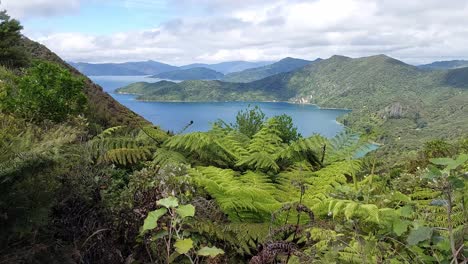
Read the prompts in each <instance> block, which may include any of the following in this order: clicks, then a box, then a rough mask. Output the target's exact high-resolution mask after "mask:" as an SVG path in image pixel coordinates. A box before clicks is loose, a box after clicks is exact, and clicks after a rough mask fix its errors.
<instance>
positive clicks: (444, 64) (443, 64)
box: [418, 60, 468, 70]
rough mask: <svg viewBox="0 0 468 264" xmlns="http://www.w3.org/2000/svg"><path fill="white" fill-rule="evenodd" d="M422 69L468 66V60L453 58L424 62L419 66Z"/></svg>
mask: <svg viewBox="0 0 468 264" xmlns="http://www.w3.org/2000/svg"><path fill="white" fill-rule="evenodd" d="M418 67H419V68H421V69H431V70H448V69H456V68H463V67H468V61H467V60H451V61H435V62H433V63H429V64H423V65H419V66H418Z"/></svg>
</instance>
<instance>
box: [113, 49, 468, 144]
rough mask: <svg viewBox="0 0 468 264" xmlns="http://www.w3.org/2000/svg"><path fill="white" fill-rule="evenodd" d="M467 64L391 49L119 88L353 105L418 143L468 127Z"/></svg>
mask: <svg viewBox="0 0 468 264" xmlns="http://www.w3.org/2000/svg"><path fill="white" fill-rule="evenodd" d="M467 71H468V68H461V69H454V70H446V71H425V70H421V69H418V68H417V67H415V66H411V65H408V64H405V63H403V62H401V61H398V60H396V59H393V58H390V57H388V56H385V55H377V56H371V57H365V58H357V59H352V58H348V57H344V56H333V57H331V58H329V59H326V60H323V61H320V62H317V63H313V64H311V65H309V66H305V67H303V68H301V69H299V70H297V71H294V72H290V73H282V74H277V75H273V76H270V77H267V78H264V79H262V80H258V81H254V82H250V83H239V84H235V83H228V82H221V81H187V82H181V83H172V82H161V83H154V84H149V83H137V84H132V85H129V86H127V87H124V88H121V89H119V90H118V92H122V93H136V94H139V97H138V99H141V100H155V101H236V100H241V101H242V100H247V101H290V102H300V103H314V104H318V105H320V106H322V107H338V108H350V109H352V110H353V111H352V113H351V114H349V115H348V116H346V117H345V118H344V120H342V121H343V122H345V123H346V124H347V125H349V126H351V127H353V128H355V129H358V130H360V131H365V132H366V133H369V134H379V135H380V136H379V140H380V142H382V143H390V142H392V144H393V142H396V143H395V145H400V143H401V145H400V146H402V145H405V148H408V149H412V148H416V145H417V144H418V142H419V138H430V137H444V138H452V137H456V136H459V135H462V134H464V133H466V131H468V108H467V107H466V106H465V105H466V102H468V89H467V88H468V80H467V74H466V72H467ZM402 136H405V137H406V138H404V139H402V140H398V142H397V141H396V139H397V138H402Z"/></svg>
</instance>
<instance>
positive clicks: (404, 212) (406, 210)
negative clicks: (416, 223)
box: [398, 205, 413, 217]
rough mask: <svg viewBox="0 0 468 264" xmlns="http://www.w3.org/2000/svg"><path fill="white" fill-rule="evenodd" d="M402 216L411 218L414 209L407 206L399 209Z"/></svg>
mask: <svg viewBox="0 0 468 264" xmlns="http://www.w3.org/2000/svg"><path fill="white" fill-rule="evenodd" d="M398 211H399V212H400V215H401V216H403V217H410V216H411V215H412V214H413V207H411V206H409V205H406V206H403V207H401V208H399V209H398Z"/></svg>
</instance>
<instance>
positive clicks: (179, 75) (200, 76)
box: [151, 67, 224, 81]
mask: <svg viewBox="0 0 468 264" xmlns="http://www.w3.org/2000/svg"><path fill="white" fill-rule="evenodd" d="M151 77H153V78H159V79H169V80H181V81H184V80H217V79H221V78H223V77H224V74H222V73H220V72H217V71H214V70H212V69H208V68H204V67H195V68H189V69H182V70H180V69H179V70H175V71H168V72H161V73H159V74H156V75H153V76H151Z"/></svg>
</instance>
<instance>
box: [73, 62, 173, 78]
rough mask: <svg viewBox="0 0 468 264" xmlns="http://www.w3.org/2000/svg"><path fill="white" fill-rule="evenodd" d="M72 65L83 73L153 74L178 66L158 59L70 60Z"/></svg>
mask: <svg viewBox="0 0 468 264" xmlns="http://www.w3.org/2000/svg"><path fill="white" fill-rule="evenodd" d="M70 65H71V66H73V67H75V68H76V69H77V70H78V71H80V72H81V73H83V74H85V75H88V76H92V75H152V74H158V73H161V72H167V71H173V70H177V69H178V68H177V67H176V66H172V65H169V64H165V63H161V62H157V61H151V60H149V61H140V62H125V63H100V64H93V63H84V62H77V63H75V62H70Z"/></svg>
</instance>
